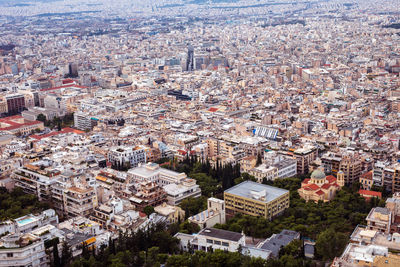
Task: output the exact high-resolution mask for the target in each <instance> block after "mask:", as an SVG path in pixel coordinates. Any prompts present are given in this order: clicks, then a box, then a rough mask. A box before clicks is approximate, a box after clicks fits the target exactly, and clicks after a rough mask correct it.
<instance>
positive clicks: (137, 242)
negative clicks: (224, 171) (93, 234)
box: [52, 223, 313, 267]
mask: <svg viewBox="0 0 400 267" xmlns="http://www.w3.org/2000/svg"><path fill="white" fill-rule="evenodd" d="M172 235H173V232H171V226H170V227H167V226H166V225H165V224H162V223H158V224H155V225H152V226H150V227H149V228H148V229H146V230H143V229H139V230H138V231H137V232H133V231H132V232H127V233H120V234H119V237H118V238H117V239H116V240H109V244H108V246H103V247H101V248H99V250H98V251H97V252H96V251H95V250H90V249H88V248H85V247H84V248H83V252H82V255H81V256H80V257H77V258H75V259H72V258H71V256H70V254H69V253H67V252H68V248H66V249H65V248H64V247H63V250H62V251H63V253H62V256H61V258H59V257H58V256H54V257H53V264H52V265H53V266H55V264H54V263H57V264H58V263H61V264H59V265H58V266H76V267H78V266H79V267H80V266H88V267H91V266H115V267H119V266H121V267H122V266H145V267H158V266H161V265H164V266H167V267H183V266H187V267H202V266H215V267H217V266H243V267H257V266H260V267H284V266H289V267H295V266H313V265H312V263H311V261H310V260H305V259H303V258H302V257H301V256H300V255H301V242H299V241H295V242H292V243H290V244H289V245H288V246H286V247H285V248H284V249H283V250H282V252H281V255H280V259H270V260H268V261H266V260H263V259H261V258H252V257H249V256H246V255H242V254H241V253H240V252H239V251H238V252H227V251H222V250H214V251H210V252H204V251H196V252H194V251H193V250H191V249H190V251H188V252H184V251H182V250H181V249H180V246H179V240H178V239H177V238H175V237H173V236H172ZM54 259H55V260H54ZM66 259H67V261H66ZM54 261H56V262H54Z"/></svg>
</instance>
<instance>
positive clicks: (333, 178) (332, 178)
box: [326, 175, 336, 184]
mask: <svg viewBox="0 0 400 267" xmlns="http://www.w3.org/2000/svg"><path fill="white" fill-rule="evenodd" d="M326 180H328V181H329V183H330V184H331V183H333V182H336V178H335V176H333V175H328V176H326Z"/></svg>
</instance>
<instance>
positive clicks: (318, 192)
mask: <svg viewBox="0 0 400 267" xmlns="http://www.w3.org/2000/svg"><path fill="white" fill-rule="evenodd" d="M315 193H316V194H317V195H319V196H320V195H323V194H324V192H323V191H322V190H318V191H317V192H315Z"/></svg>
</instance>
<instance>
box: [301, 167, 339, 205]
mask: <svg viewBox="0 0 400 267" xmlns="http://www.w3.org/2000/svg"><path fill="white" fill-rule="evenodd" d="M343 186H344V173H343V172H342V171H339V172H338V174H337V178H336V177H335V176H332V175H328V176H326V175H325V173H324V172H323V171H322V170H320V169H317V170H315V171H313V172H312V174H311V178H309V179H304V181H303V182H302V183H301V188H300V189H299V190H298V192H299V195H300V197H301V198H303V199H305V200H306V201H309V200H312V201H315V202H318V201H320V200H322V201H324V202H327V201H331V200H332V199H333V198H334V196H335V194H336V192H337V191H338V190H340V189H341V188H342V187H343Z"/></svg>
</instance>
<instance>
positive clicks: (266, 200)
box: [224, 181, 289, 219]
mask: <svg viewBox="0 0 400 267" xmlns="http://www.w3.org/2000/svg"><path fill="white" fill-rule="evenodd" d="M224 200H225V212H226V215H227V217H230V216H233V215H234V214H235V213H238V212H239V213H243V214H247V215H252V216H262V217H264V218H268V219H272V218H273V217H275V216H277V215H279V214H281V213H282V212H283V211H284V210H285V209H287V208H288V207H289V191H288V190H285V189H281V188H277V187H273V186H269V185H264V184H259V183H256V182H252V181H245V182H242V183H240V184H238V185H235V186H233V187H231V188H229V189H227V190H225V192H224Z"/></svg>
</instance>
